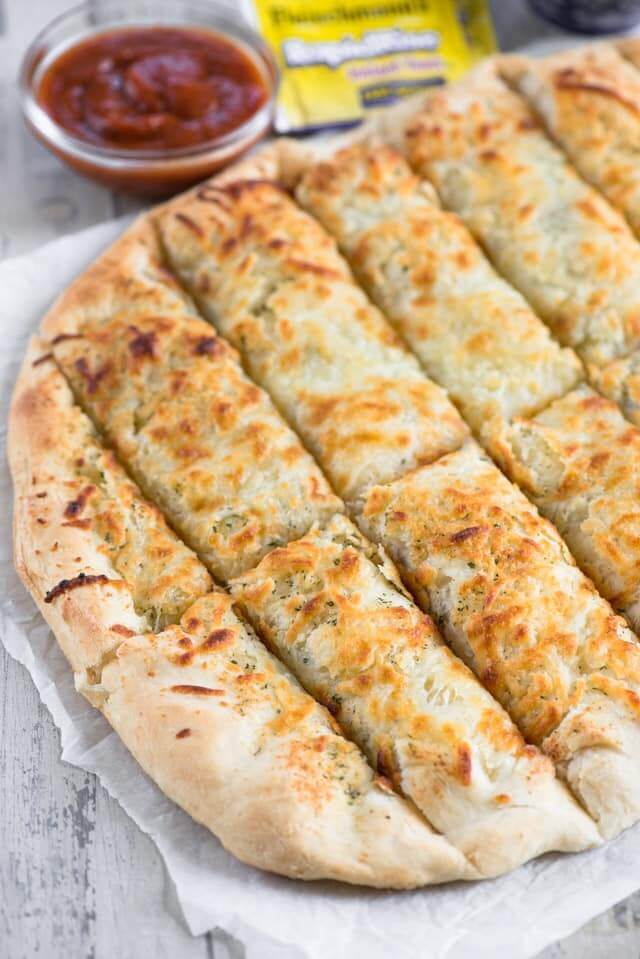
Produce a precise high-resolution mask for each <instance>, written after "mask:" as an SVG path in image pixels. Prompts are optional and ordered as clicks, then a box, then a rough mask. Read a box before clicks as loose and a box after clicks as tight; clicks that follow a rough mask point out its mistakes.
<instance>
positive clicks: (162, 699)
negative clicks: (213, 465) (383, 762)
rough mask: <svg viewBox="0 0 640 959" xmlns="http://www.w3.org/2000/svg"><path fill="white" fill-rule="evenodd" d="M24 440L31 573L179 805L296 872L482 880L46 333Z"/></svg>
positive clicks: (41, 601)
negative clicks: (302, 682)
mask: <svg viewBox="0 0 640 959" xmlns="http://www.w3.org/2000/svg"><path fill="white" fill-rule="evenodd" d="M9 450H10V458H11V470H12V474H13V479H14V485H15V496H16V499H15V551H16V566H17V569H18V572H19V573H20V575H21V577H22V578H23V581H24V582H25V585H26V586H27V588H28V589H29V591H30V593H31V595H32V596H33V597H34V599H35V600H36V602H37V604H38V607H39V609H40V610H41V612H42V614H43V616H44V617H45V619H46V620H47V622H48V623H49V625H50V626H51V628H52V629H53V630H54V632H55V634H56V637H57V639H58V642H59V643H60V646H61V648H62V650H63V652H64V653H65V655H66V656H67V659H68V660H69V662H70V664H71V666H72V668H73V670H74V673H75V679H76V685H77V686H78V688H79V689H80V690H81V691H82V692H83V693H84V695H85V696H87V698H88V699H89V700H90V701H92V702H93V703H94V704H95V705H97V706H98V707H99V708H100V709H102V711H103V712H104V714H105V716H106V717H107V719H108V720H109V721H110V723H111V725H112V726H113V728H114V729H115V730H116V731H117V732H118V734H119V735H120V736H121V738H122V740H123V742H124V743H125V744H126V745H127V746H128V747H129V749H130V750H131V752H132V753H133V755H134V756H135V757H136V758H137V759H138V761H139V762H140V764H141V765H142V767H143V768H144V769H145V770H146V771H147V772H148V773H149V775H151V776H152V777H153V779H154V780H155V781H156V782H157V783H158V784H159V785H160V787H161V788H162V789H163V790H164V792H165V793H166V794H167V795H168V796H169V797H170V798H172V799H174V800H175V801H176V802H178V803H179V804H180V805H181V806H182V807H183V808H184V809H185V810H186V811H187V812H189V813H190V814H191V815H192V816H193V817H194V819H196V820H197V821H198V822H201V823H203V824H204V825H206V826H208V827H209V828H210V829H212V830H213V831H214V832H215V834H216V835H217V836H218V837H219V839H220V840H221V842H222V843H223V844H224V845H225V846H226V848H228V849H229V850H230V851H231V852H233V853H234V854H235V855H236V856H238V857H239V858H240V859H242V860H243V861H245V862H248V863H250V864H252V865H256V866H260V867H261V868H264V869H270V870H272V871H275V872H280V873H282V874H284V875H287V876H293V877H297V878H302V879H316V878H331V879H340V880H343V881H345V882H353V883H364V884H368V885H373V886H382V887H397V888H411V887H414V886H419V885H423V884H425V883H431V882H443V881H447V880H450V879H461V878H467V879H468V878H473V877H474V876H475V875H476V873H475V870H474V869H473V868H472V867H471V865H470V864H469V863H468V862H467V861H466V860H465V858H464V857H463V856H462V854H461V853H460V852H459V851H457V850H456V849H454V848H453V847H452V846H450V845H449V844H448V843H447V842H446V840H444V839H443V838H442V837H441V836H439V835H437V834H435V833H434V832H433V831H432V829H431V827H430V826H429V825H428V824H427V823H426V821H425V820H424V819H422V818H421V817H420V816H419V815H418V813H417V812H416V811H415V810H414V809H413V808H412V807H411V806H410V805H408V804H407V803H406V802H404V801H403V800H402V799H400V798H399V797H398V796H396V795H395V794H394V792H393V790H392V788H391V786H390V785H389V784H388V783H387V782H386V781H385V780H384V778H383V777H381V776H376V775H375V774H374V773H373V771H372V769H371V768H370V767H369V766H368V765H367V763H366V761H365V759H364V757H363V756H362V754H361V753H360V752H359V751H358V749H357V748H356V747H355V746H354V745H352V744H351V743H350V742H348V741H347V740H345V739H344V737H343V736H342V735H341V734H340V731H339V730H338V728H337V726H336V724H335V722H334V721H333V720H332V718H331V716H330V715H329V713H328V712H327V711H326V710H325V709H323V708H322V707H321V706H319V705H318V704H317V703H316V702H315V701H314V700H313V699H312V698H311V697H310V696H308V695H307V694H306V693H304V692H303V691H302V690H301V688H300V687H299V685H298V683H297V682H296V681H295V679H293V677H292V676H291V675H290V674H288V673H287V672H286V670H285V669H284V668H283V667H282V666H281V665H280V664H279V663H278V662H277V660H275V659H274V658H273V656H271V655H270V654H269V653H268V652H267V651H266V649H265V648H264V646H263V645H262V644H261V643H260V642H259V641H258V640H257V639H256V637H255V636H254V635H253V633H252V631H251V630H250V629H249V628H248V627H247V626H246V625H244V624H243V623H242V622H241V621H240V620H239V619H238V618H237V616H236V615H235V613H234V611H233V609H232V604H231V600H230V598H229V597H228V596H226V595H225V594H223V593H221V592H212V591H211V590H212V583H211V579H210V577H209V574H208V573H207V571H206V570H205V568H204V566H203V565H202V564H201V563H200V562H199V561H198V559H197V558H196V557H195V555H194V554H193V553H192V552H191V551H190V550H189V549H188V548H187V547H186V546H184V544H183V543H181V542H180V540H178V539H177V538H176V536H175V535H174V534H173V533H172V531H171V530H170V529H169V528H168V527H167V525H166V524H165V522H164V520H163V518H162V516H161V515H160V513H159V512H158V510H157V509H156V508H155V507H154V506H152V505H150V504H149V503H147V502H146V501H145V500H144V499H143V498H142V497H141V495H140V494H139V492H138V490H137V489H136V488H135V486H134V484H133V483H131V481H130V480H129V479H128V478H127V477H126V475H125V474H124V472H123V471H122V469H121V468H120V467H119V465H118V464H117V463H116V461H115V459H114V456H113V453H111V452H110V451H109V450H107V449H106V448H105V447H104V446H103V445H102V443H101V440H100V438H99V436H98V435H97V434H96V433H95V431H94V429H93V428H92V426H91V424H90V422H89V421H88V419H87V417H86V416H85V414H84V413H83V412H82V410H80V408H79V407H78V406H76V405H75V404H74V402H73V398H72V396H71V393H70V391H69V388H68V386H67V383H66V381H65V379H64V377H63V376H62V374H61V373H60V371H59V370H58V369H57V367H56V365H55V363H54V362H53V359H52V357H51V354H50V352H49V350H48V346H47V344H46V343H45V342H44V341H42V340H40V339H37V338H34V339H33V340H32V342H31V344H30V347H29V350H28V352H27V355H26V357H25V361H24V364H23V368H22V371H21V374H20V377H19V380H18V383H17V387H16V391H15V394H14V399H13V403H12V409H11V418H10V438H9ZM198 597H199V598H198ZM178 620H180V622H179V624H178ZM167 623H170V624H174V625H167ZM150 629H153V630H160V632H158V633H157V634H156V635H154V634H153V632H149V630H150ZM258 755H259V757H260V758H259V759H258V758H256V757H257V756H258Z"/></svg>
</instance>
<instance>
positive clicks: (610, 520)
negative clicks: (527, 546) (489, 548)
mask: <svg viewBox="0 0 640 959" xmlns="http://www.w3.org/2000/svg"><path fill="white" fill-rule="evenodd" d="M501 453H502V455H501V456H500V457H499V460H500V465H501V466H502V467H503V469H504V470H505V472H506V473H507V475H508V476H510V477H511V478H512V479H514V480H515V481H516V482H517V483H518V485H519V486H520V487H521V488H522V489H524V490H525V492H526V493H528V495H529V496H530V497H531V499H533V500H534V502H535V503H536V504H537V506H538V508H539V509H540V511H541V512H542V513H543V514H544V515H545V516H546V517H547V518H548V519H550V520H551V521H552V522H553V523H554V525H555V526H556V527H557V528H558V530H559V531H560V533H561V534H562V536H563V537H564V539H565V540H566V542H567V544H568V546H569V548H570V549H571V551H572V553H573V555H574V556H575V558H576V559H577V561H578V563H579V564H580V566H581V567H582V569H583V570H584V571H585V572H586V573H587V574H588V575H589V576H590V577H591V579H592V580H593V582H594V583H595V584H596V586H597V587H598V589H599V590H600V592H601V593H602V595H603V596H605V597H606V598H607V599H608V600H609V601H610V602H611V604H612V605H613V606H614V608H615V609H617V610H619V611H620V612H622V613H624V615H625V616H626V617H627V619H628V620H629V622H630V623H631V625H632V626H633V627H634V628H635V629H636V630H638V629H640V554H639V552H638V545H639V544H640V430H638V429H637V428H636V427H635V426H631V425H630V424H629V423H628V422H627V421H626V420H625V419H624V417H623V416H622V414H621V412H620V410H619V409H618V407H617V406H616V405H615V403H612V402H611V401H609V400H606V399H604V397H602V396H599V395H598V394H597V393H595V392H594V391H593V390H592V389H591V388H590V387H588V386H582V387H580V388H578V389H577V390H573V391H572V392H571V393H569V394H568V395H567V396H565V397H564V398H562V399H560V400H556V401H555V402H554V403H552V404H551V405H550V406H548V407H547V409H545V410H544V411H543V412H542V413H540V414H538V416H536V417H534V418H533V419H529V420H525V419H522V420H516V421H515V422H514V423H513V424H512V425H511V427H509V428H508V429H506V430H505V433H504V435H503V441H502V448H501Z"/></svg>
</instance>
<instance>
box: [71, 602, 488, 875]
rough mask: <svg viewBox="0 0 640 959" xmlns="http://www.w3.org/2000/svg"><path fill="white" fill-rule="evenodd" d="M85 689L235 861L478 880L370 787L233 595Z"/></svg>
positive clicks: (134, 650)
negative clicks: (241, 615) (246, 621)
mask: <svg viewBox="0 0 640 959" xmlns="http://www.w3.org/2000/svg"><path fill="white" fill-rule="evenodd" d="M83 691H84V692H85V694H86V695H88V696H89V697H90V698H92V699H93V700H94V702H96V703H97V704H99V705H100V706H101V709H102V711H103V712H104V714H105V716H106V717H107V719H108V720H109V722H110V723H111V724H112V726H113V727H114V729H116V730H117V732H118V733H119V735H120V736H121V738H122V739H123V741H124V742H125V744H126V745H127V746H128V748H129V749H130V750H131V752H132V753H133V755H134V756H135V757H136V759H137V760H138V761H139V762H140V764H141V765H142V767H143V768H144V769H145V770H146V771H147V773H149V775H150V776H152V778H153V779H154V780H155V781H156V782H157V783H158V784H159V786H160V787H161V788H162V789H163V790H164V792H165V793H166V794H167V795H168V796H169V797H170V798H171V799H173V800H175V801H176V802H177V803H179V804H180V805H181V806H182V808H183V809H185V810H186V811H187V812H188V813H189V814H190V815H191V816H193V818H194V819H195V820H197V821H198V822H200V823H202V824H203V825H205V826H208V828H209V829H211V830H212V832H214V833H215V834H216V835H217V836H218V837H219V838H220V840H221V842H222V843H223V845H224V846H225V847H226V848H227V849H228V850H229V851H230V852H232V853H233V854H234V855H235V856H237V857H238V858H239V859H242V860H243V861H244V862H247V863H249V864H251V865H254V866H258V867H260V868H261V869H268V870H270V871H272V872H278V873H281V874H282V875H285V876H291V877H292V878H297V879H340V880H342V881H344V882H351V883H358V884H364V885H371V886H381V887H393V888H399V889H405V888H412V887H414V886H420V885H424V884H426V883H432V882H444V881H447V880H451V879H462V878H473V877H474V875H475V873H474V870H473V869H472V867H470V866H469V864H468V863H467V862H466V861H465V859H464V857H463V856H462V855H461V854H460V853H459V852H458V851H457V850H456V849H454V848H453V847H452V846H450V845H449V844H448V843H447V842H446V841H445V840H444V839H443V838H442V837H441V836H438V835H436V834H434V833H433V832H432V830H431V829H430V828H429V826H428V825H427V824H426V822H425V821H424V820H423V819H422V818H421V817H420V816H419V815H418V814H417V813H416V812H415V811H414V810H413V809H412V807H411V806H409V805H408V804H407V803H405V802H404V800H402V799H400V798H399V797H398V796H396V795H395V794H394V793H393V791H392V790H391V789H390V788H389V786H388V785H386V784H385V782H384V781H383V780H382V779H381V778H379V777H376V776H375V774H374V773H373V771H372V770H371V769H370V767H369V766H368V765H367V763H366V762H365V760H364V757H363V756H362V754H361V753H360V752H359V751H358V749H357V748H356V747H355V746H354V745H353V744H352V743H350V742H348V741H347V740H346V739H344V738H343V737H342V736H341V735H340V733H339V731H337V729H336V727H335V723H334V722H333V720H332V719H331V716H330V715H329V713H328V712H327V711H326V710H325V709H323V708H322V707H321V706H319V705H318V704H317V703H316V702H315V701H314V700H313V699H312V698H311V697H310V696H308V695H307V694H306V693H305V692H304V691H303V690H302V689H301V688H300V687H299V686H298V684H297V683H296V681H295V680H294V679H293V678H292V677H291V676H290V675H289V674H288V673H287V672H286V670H285V669H284V668H283V667H282V666H280V664H279V663H278V661H277V660H276V659H275V658H274V657H273V656H271V655H270V654H269V653H268V652H267V651H266V650H265V648H264V647H263V646H262V644H261V643H260V642H258V640H257V639H256V638H255V636H254V635H253V634H252V632H251V631H250V630H249V629H248V627H246V626H244V625H243V624H242V623H241V622H240V620H239V619H238V618H237V617H236V615H235V614H234V612H233V609H232V607H231V600H230V599H229V597H228V596H224V595H223V594H221V593H212V594H210V595H209V596H208V597H206V598H204V599H202V600H200V601H199V602H198V603H196V604H195V605H194V606H193V607H191V609H190V610H188V611H187V613H186V614H185V616H184V617H183V619H182V622H181V624H180V625H179V626H172V627H169V628H168V629H167V630H165V631H164V632H163V633H160V634H158V635H156V636H150V635H147V636H142V637H136V638H135V639H132V640H131V641H129V642H128V643H127V644H125V645H123V646H122V647H120V649H119V650H118V653H117V655H116V656H115V657H114V659H113V660H112V661H111V662H110V663H108V664H107V665H106V666H105V668H104V670H103V672H102V677H101V682H100V684H99V685H94V686H87V687H85V689H84V690H83Z"/></svg>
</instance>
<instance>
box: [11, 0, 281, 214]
mask: <svg viewBox="0 0 640 959" xmlns="http://www.w3.org/2000/svg"><path fill="white" fill-rule="evenodd" d="M141 26H142V27H144V26H147V27H148V26H163V27H166V26H174V27H197V28H199V29H204V30H210V31H212V32H213V33H217V34H221V35H222V36H224V37H226V38H227V39H229V40H231V41H232V42H233V43H235V44H236V46H238V47H240V48H241V49H242V50H243V52H244V53H245V54H246V55H247V56H248V57H249V58H250V59H251V60H252V61H253V62H254V63H255V65H256V67H257V68H258V70H259V72H260V74H261V76H262V77H263V79H264V84H265V89H266V90H267V99H266V101H265V103H263V104H262V106H261V107H259V109H258V110H257V111H256V113H254V114H253V115H252V116H250V117H249V119H248V120H246V121H245V122H243V123H242V124H241V125H240V126H238V127H236V128H234V129H233V130H230V131H228V132H227V133H225V134H224V135H223V136H221V137H218V138H217V139H215V140H210V141H208V142H207V143H202V144H198V145H197V146H190V147H188V148H180V149H165V150H131V149H124V148H123V149H114V148H111V147H100V146H96V145H94V144H91V143H87V142H85V141H83V140H80V139H78V138H77V137H74V136H72V135H71V134H70V133H69V132H68V131H67V130H65V129H64V128H63V127H61V126H60V125H59V124H58V123H56V121H55V120H54V119H53V118H52V117H51V116H50V115H49V114H48V113H47V112H46V110H45V109H44V108H43V107H42V106H41V105H40V103H39V102H38V92H39V86H40V83H41V81H42V77H43V76H44V74H45V72H46V71H47V69H48V68H49V67H50V66H51V64H52V63H53V61H54V60H55V59H56V58H57V57H58V56H60V54H62V53H63V52H64V51H65V50H68V49H69V47H71V46H75V44H77V43H78V42H80V41H82V40H86V39H87V38H88V37H91V36H95V35H96V34H100V33H107V32H111V31H114V30H119V29H123V28H125V29H126V28H127V27H141ZM19 84H20V95H21V101H22V112H23V115H24V118H25V121H26V123H27V126H28V127H29V129H30V130H31V131H32V132H33V133H34V135H35V136H36V137H37V138H38V140H40V142H41V143H43V144H44V146H45V147H47V149H49V150H51V152H52V153H55V155H56V156H57V157H59V158H60V159H61V160H63V161H64V162H65V163H67V164H68V165H69V166H70V167H72V168H73V169H74V170H76V171H77V172H78V173H81V174H83V175H84V176H86V177H89V178H90V179H92V180H96V181H97V182H98V183H101V184H103V185H104V186H108V187H110V188H111V189H116V190H123V191H125V192H128V193H136V194H142V195H146V196H168V195H170V194H172V193H176V192H178V191H179V190H182V189H185V188H186V187H188V186H191V185H192V184H194V183H197V182H198V181H199V180H202V179H204V178H205V177H207V176H209V175H210V174H211V173H213V172H215V171H216V170H219V169H220V168H221V167H223V166H225V165H226V164H228V163H230V162H231V161H233V160H235V159H236V158H237V157H238V156H239V155H240V154H241V153H244V152H245V150H248V149H249V147H251V146H253V144H254V143H256V142H257V141H258V140H260V139H261V138H262V137H263V136H265V134H266V133H267V132H268V131H269V130H270V128H271V124H272V121H273V114H274V109H275V97H276V91H277V85H278V70H277V67H276V64H275V61H274V58H273V56H272V54H271V51H270V50H269V48H268V47H267V45H266V44H265V43H264V42H263V41H262V39H261V38H260V37H259V36H258V34H257V33H255V32H254V31H253V30H252V29H251V28H250V27H249V26H248V25H247V24H246V23H244V22H242V21H241V20H240V18H239V16H238V14H235V15H234V14H233V12H227V13H225V12H224V9H221V8H220V6H219V5H218V4H215V5H214V4H213V3H208V2H207V0H98V2H95V0H88V2H86V3H83V4H81V5H80V6H77V7H73V8H72V9H71V10H68V11H67V12H66V13H63V14H61V15H60V16H58V17H56V18H55V19H54V20H52V21H51V23H49V24H48V26H46V27H45V28H44V30H42V31H41V32H40V33H39V34H38V35H37V36H36V38H35V39H34V41H33V43H32V44H31V45H30V47H29V48H28V50H27V51H26V53H25V55H24V58H23V60H22V64H21V67H20V77H19Z"/></svg>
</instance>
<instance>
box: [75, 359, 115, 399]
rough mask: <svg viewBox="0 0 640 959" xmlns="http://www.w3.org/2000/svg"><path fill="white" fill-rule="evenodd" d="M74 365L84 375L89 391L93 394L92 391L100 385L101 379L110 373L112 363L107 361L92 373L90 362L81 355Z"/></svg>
mask: <svg viewBox="0 0 640 959" xmlns="http://www.w3.org/2000/svg"><path fill="white" fill-rule="evenodd" d="M74 366H75V368H76V370H77V371H78V373H79V374H80V376H82V377H83V378H84V379H85V380H86V382H87V393H88V394H89V395H90V396H91V394H92V393H95V392H96V390H97V389H98V387H99V386H100V383H101V381H102V380H103V379H104V378H105V376H106V375H107V374H108V372H109V370H110V369H111V364H110V363H105V364H104V365H103V366H101V367H100V368H99V369H97V370H96V372H95V373H92V372H91V370H90V369H89V364H88V363H87V361H86V360H85V358H84V356H81V357H80V358H79V359H77V360H76V361H75V363H74Z"/></svg>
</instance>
